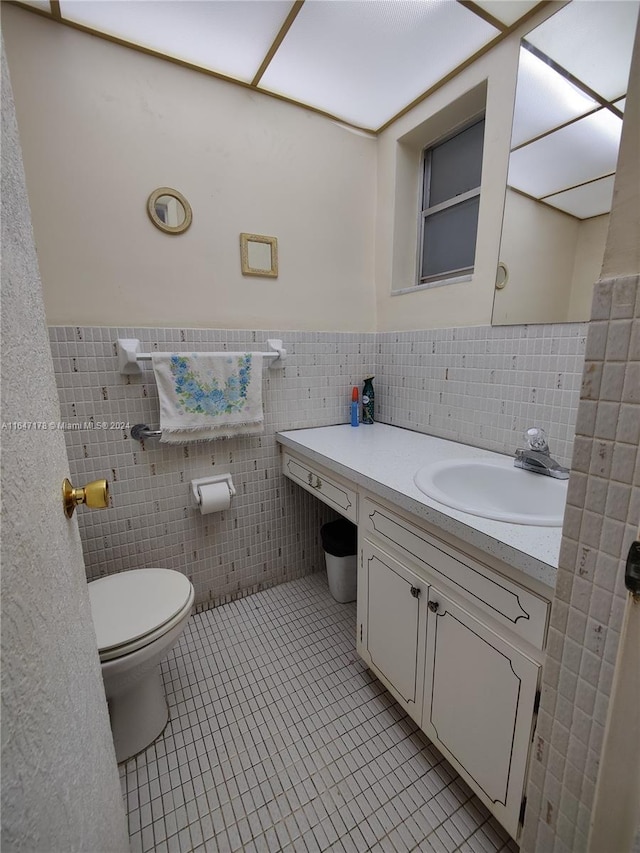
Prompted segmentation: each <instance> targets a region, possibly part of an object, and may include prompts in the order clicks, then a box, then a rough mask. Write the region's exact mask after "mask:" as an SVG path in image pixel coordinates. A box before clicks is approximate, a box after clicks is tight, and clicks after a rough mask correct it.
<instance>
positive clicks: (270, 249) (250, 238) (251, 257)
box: [240, 234, 278, 278]
mask: <svg viewBox="0 0 640 853" xmlns="http://www.w3.org/2000/svg"><path fill="white" fill-rule="evenodd" d="M240 260H241V264H242V275H257V276H266V277H268V278H277V277H278V238H277V237H265V236H264V235H262V234H241V235H240Z"/></svg>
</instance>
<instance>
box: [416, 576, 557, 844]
mask: <svg viewBox="0 0 640 853" xmlns="http://www.w3.org/2000/svg"><path fill="white" fill-rule="evenodd" d="M428 609H429V618H428V621H427V649H426V674H425V687H424V707H423V717H422V728H423V730H424V731H425V732H426V734H427V735H428V736H429V737H430V738H432V740H433V741H434V743H435V744H436V745H437V746H438V747H439V748H440V749H441V751H442V752H443V754H444V755H445V756H446V757H447V758H448V759H449V760H450V761H451V763H452V764H453V765H454V766H455V767H456V768H457V769H458V770H459V771H460V773H461V775H462V776H463V778H466V779H467V780H468V781H469V783H470V784H471V785H472V786H473V787H474V789H475V790H476V791H477V792H478V794H479V796H480V797H481V799H483V800H484V802H485V803H486V805H487V806H488V808H490V809H491V811H492V812H493V813H494V814H495V816H496V817H497V819H498V820H499V821H500V823H501V824H502V825H503V826H504V827H505V829H506V830H507V831H508V832H510V833H511V834H512V835H513V837H514V838H515V837H516V834H517V832H518V821H519V814H520V806H521V802H522V796H523V786H524V778H525V773H526V768H527V761H528V756H529V747H530V743H531V732H532V725H533V716H534V704H535V697H536V691H537V685H538V674H539V669H540V666H539V665H538V664H537V663H535V662H534V661H532V660H531V659H529V658H528V657H526V656H525V655H524V654H522V652H520V651H519V650H518V649H516V648H514V647H513V646H512V645H511V644H510V643H508V642H507V641H506V640H504V639H502V638H501V637H499V636H498V635H497V634H496V633H494V632H493V631H492V630H490V629H489V628H488V627H486V626H485V625H484V624H483V623H482V622H480V621H478V620H477V619H475V618H474V617H473V616H471V615H470V614H469V613H467V612H466V611H465V610H464V609H463V608H461V607H459V606H458V605H457V604H455V603H454V602H453V601H451V599H450V598H448V597H447V596H446V595H444V594H443V593H441V592H439V591H438V590H437V589H435V588H434V587H433V586H431V587H430V589H429V602H428Z"/></svg>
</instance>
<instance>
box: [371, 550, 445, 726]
mask: <svg viewBox="0 0 640 853" xmlns="http://www.w3.org/2000/svg"><path fill="white" fill-rule="evenodd" d="M361 557H362V560H361V571H360V577H359V580H358V584H359V588H358V601H359V607H358V617H359V621H360V636H361V641H360V643H359V651H360V653H361V655H362V657H363V658H364V659H365V660H366V661H367V663H368V664H369V665H370V666H371V668H372V669H373V670H374V672H375V673H376V674H377V675H378V676H380V678H381V680H382V681H383V682H384V684H385V685H386V686H387V687H388V688H389V689H390V690H391V692H392V693H393V695H394V696H395V698H396V699H397V700H398V701H399V702H400V703H401V704H402V706H403V707H404V708H406V710H407V713H409V714H410V715H411V717H413V719H414V720H416V722H417V723H418V724H419V723H420V718H421V716H422V690H423V685H424V649H425V612H426V599H427V593H428V586H427V584H426V583H425V582H424V581H422V580H420V579H419V578H418V577H417V576H416V575H414V574H413V572H410V571H409V570H408V569H406V568H405V567H404V566H402V565H401V564H400V563H398V561H397V560H394V559H393V558H392V557H390V556H389V555H388V554H385V553H384V551H380V550H379V549H378V548H375V547H374V546H373V545H371V544H370V543H369V542H367V541H366V540H365V541H364V543H363V547H362V555H361Z"/></svg>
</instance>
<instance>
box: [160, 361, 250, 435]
mask: <svg viewBox="0 0 640 853" xmlns="http://www.w3.org/2000/svg"><path fill="white" fill-rule="evenodd" d="M151 363H152V364H153V370H154V373H155V376H156V382H157V383H158V395H159V397H160V429H161V430H162V437H161V438H160V441H164V442H168V443H170V444H184V443H185V442H188V441H210V440H211V439H214V438H231V437H232V436H234V435H255V434H256V433H261V432H263V430H264V415H263V412H262V353H259V352H227V353H199V352H194V353H191V354H189V355H185V354H183V353H169V352H163V353H152V354H151Z"/></svg>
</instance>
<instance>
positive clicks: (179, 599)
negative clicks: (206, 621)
mask: <svg viewBox="0 0 640 853" xmlns="http://www.w3.org/2000/svg"><path fill="white" fill-rule="evenodd" d="M88 586H89V600H90V602H91V615H92V616H93V624H94V627H95V632H96V638H97V640H98V651H99V653H100V660H101V661H107V660H113V659H114V658H119V657H123V656H124V655H127V654H129V653H130V652H134V651H136V650H137V649H140V648H142V647H143V646H146V645H148V644H149V643H152V642H153V641H154V640H156V639H157V638H158V637H161V636H163V635H164V634H166V633H167V632H168V631H170V630H171V629H172V628H173V627H174V625H176V624H177V623H178V622H179V621H180V620H181V619H182V618H183V617H184V615H185V613H186V612H188V611H189V610H190V609H191V605H192V604H193V598H194V590H193V586H192V585H191V582H190V581H189V579H188V578H187V577H185V575H183V574H181V573H180V572H176V571H173V570H171V569H134V570H132V571H128V572H120V573H119V574H115V575H109V576H107V577H104V578H99V579H98V580H95V581H91V583H90V584H89V585H88Z"/></svg>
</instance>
